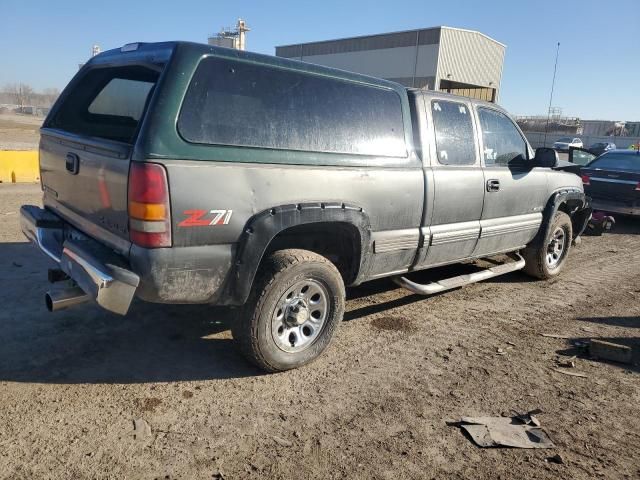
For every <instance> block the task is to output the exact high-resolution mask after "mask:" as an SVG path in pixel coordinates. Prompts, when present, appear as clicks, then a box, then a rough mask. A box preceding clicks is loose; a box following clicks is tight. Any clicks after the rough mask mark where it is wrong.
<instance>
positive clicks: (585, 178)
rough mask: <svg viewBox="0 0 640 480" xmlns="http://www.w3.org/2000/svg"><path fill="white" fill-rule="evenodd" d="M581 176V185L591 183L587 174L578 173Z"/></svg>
mask: <svg viewBox="0 0 640 480" xmlns="http://www.w3.org/2000/svg"><path fill="white" fill-rule="evenodd" d="M580 176H581V177H582V184H583V185H591V178H590V177H589V175H580Z"/></svg>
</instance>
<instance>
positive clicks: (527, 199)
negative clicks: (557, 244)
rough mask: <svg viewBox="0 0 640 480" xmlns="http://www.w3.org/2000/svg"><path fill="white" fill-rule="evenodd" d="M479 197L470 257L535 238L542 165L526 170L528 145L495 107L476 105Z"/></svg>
mask: <svg viewBox="0 0 640 480" xmlns="http://www.w3.org/2000/svg"><path fill="white" fill-rule="evenodd" d="M476 113H477V117H478V125H479V129H480V145H481V148H482V164H483V167H482V168H483V170H484V179H485V198H484V207H483V209H482V217H481V219H480V228H481V233H480V238H479V240H478V244H477V247H476V249H475V251H474V256H486V255H491V254H494V253H499V252H505V251H509V250H515V249H518V248H520V247H523V246H524V245H526V244H527V243H529V242H530V241H531V240H533V238H534V237H535V235H536V233H537V232H538V229H539V228H540V225H541V223H542V211H543V210H544V207H545V203H546V200H547V197H546V193H547V176H548V169H545V168H531V162H530V158H531V157H532V152H531V149H530V148H529V145H528V143H527V141H526V140H525V138H524V136H523V135H522V133H521V132H520V130H519V129H518V127H517V126H516V125H515V123H514V122H513V121H512V120H511V119H510V118H509V117H508V116H507V115H506V114H505V113H504V112H502V111H501V110H499V109H496V108H493V107H490V106H486V105H482V106H478V107H477V109H476Z"/></svg>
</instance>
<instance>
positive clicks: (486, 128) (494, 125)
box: [478, 108, 527, 166]
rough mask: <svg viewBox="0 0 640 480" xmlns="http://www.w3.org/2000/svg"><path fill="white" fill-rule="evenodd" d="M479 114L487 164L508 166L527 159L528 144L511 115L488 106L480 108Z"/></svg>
mask: <svg viewBox="0 0 640 480" xmlns="http://www.w3.org/2000/svg"><path fill="white" fill-rule="evenodd" d="M478 116H479V117H480V128H481V129H482V141H483V143H484V163H485V165H487V166H492V165H496V166H507V165H510V164H517V163H520V164H521V163H522V162H524V161H526V160H527V144H526V142H525V141H524V139H523V138H522V135H520V132H519V131H518V129H517V128H516V126H515V125H514V124H513V122H512V121H511V120H510V119H509V117H507V116H506V115H504V114H503V113H500V112H498V111H496V110H492V109H488V108H478Z"/></svg>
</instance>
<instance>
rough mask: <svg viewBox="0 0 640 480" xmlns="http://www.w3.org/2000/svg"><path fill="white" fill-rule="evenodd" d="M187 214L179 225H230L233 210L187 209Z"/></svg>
mask: <svg viewBox="0 0 640 480" xmlns="http://www.w3.org/2000/svg"><path fill="white" fill-rule="evenodd" d="M184 214H185V215H187V218H185V219H184V220H183V221H181V222H180V223H179V224H178V226H179V227H207V226H211V225H229V220H231V215H233V210H185V211H184Z"/></svg>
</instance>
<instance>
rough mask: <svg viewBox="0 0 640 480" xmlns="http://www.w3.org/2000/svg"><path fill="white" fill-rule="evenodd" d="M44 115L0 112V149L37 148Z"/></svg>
mask: <svg viewBox="0 0 640 480" xmlns="http://www.w3.org/2000/svg"><path fill="white" fill-rule="evenodd" d="M43 120H44V117H34V116H31V115H16V114H0V150H37V148H38V142H39V141H40V126H41V125H42V121H43Z"/></svg>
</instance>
